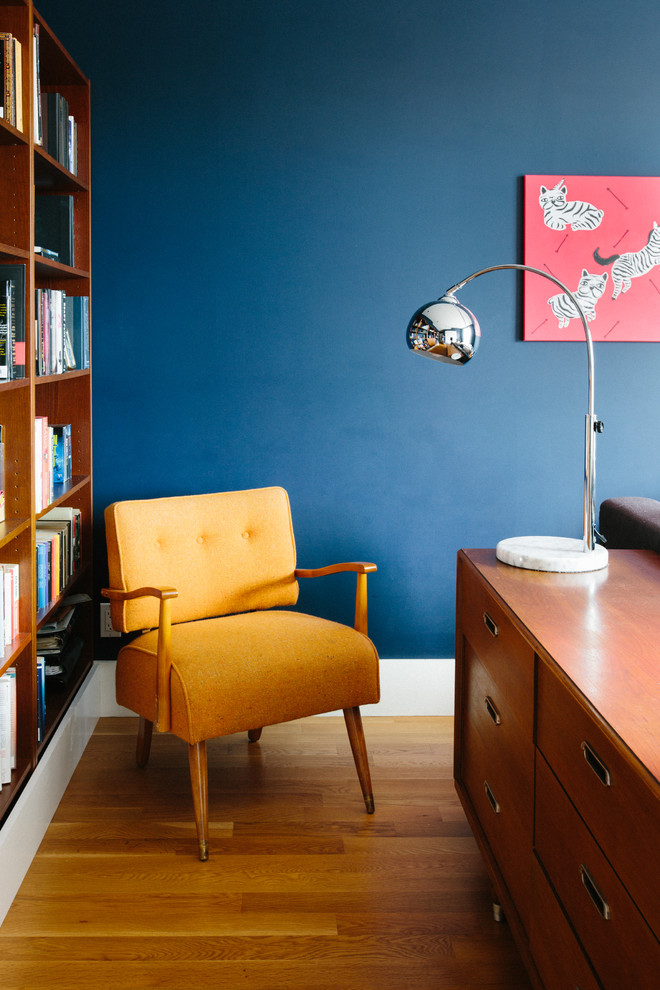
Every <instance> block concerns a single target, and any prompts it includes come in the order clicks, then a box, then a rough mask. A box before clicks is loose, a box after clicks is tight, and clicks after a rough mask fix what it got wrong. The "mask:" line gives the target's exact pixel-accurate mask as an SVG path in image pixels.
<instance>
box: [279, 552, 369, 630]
mask: <svg viewBox="0 0 660 990" xmlns="http://www.w3.org/2000/svg"><path fill="white" fill-rule="evenodd" d="M376 570H378V568H377V567H376V565H375V564H371V563H369V562H367V561H363V560H353V561H349V562H347V563H343V564H330V565H329V566H328V567H318V568H316V569H313V570H305V569H303V568H297V569H296V571H295V576H296V578H315V577H325V576H326V574H341V573H342V572H343V571H353V572H354V573H355V576H356V580H357V587H356V589H355V623H354V625H355V628H356V629H357V631H358V632H361V633H364V635H365V636H367V635H368V632H367V628H368V621H367V574H372V573H373V572H374V571H376Z"/></svg>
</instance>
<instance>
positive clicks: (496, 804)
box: [484, 780, 500, 815]
mask: <svg viewBox="0 0 660 990" xmlns="http://www.w3.org/2000/svg"><path fill="white" fill-rule="evenodd" d="M484 790H485V791H486V797H487V798H488V800H489V801H490V806H491V808H492V809H493V811H494V812H495V814H496V815H499V813H500V802H499V801H498V800H497V798H496V797H495V795H494V794H493V792H492V790H491V786H490V784H489V783H488V781H487V780H484Z"/></svg>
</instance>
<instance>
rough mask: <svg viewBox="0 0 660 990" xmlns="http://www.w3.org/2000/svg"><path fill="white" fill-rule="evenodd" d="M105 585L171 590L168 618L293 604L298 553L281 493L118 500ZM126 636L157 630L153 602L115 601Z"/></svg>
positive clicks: (112, 512)
mask: <svg viewBox="0 0 660 990" xmlns="http://www.w3.org/2000/svg"><path fill="white" fill-rule="evenodd" d="M105 526H106V540H107V546H108V571H109V577H110V586H111V587H113V588H121V589H123V590H128V589H135V588H140V587H143V586H146V585H154V584H158V585H160V586H164V585H169V586H171V587H174V588H176V589H177V591H178V593H179V594H178V597H177V598H176V599H175V600H174V601H173V602H172V621H173V622H187V621H189V620H191V619H201V618H204V617H206V616H216V615H228V614H230V613H233V612H247V611H251V610H253V609H264V608H272V607H274V606H284V607H286V606H288V605H295V603H296V601H297V600H298V583H297V581H296V579H295V576H294V570H295V566H296V549H295V543H294V538H293V528H292V524H291V511H290V508H289V499H288V496H287V494H286V492H285V491H284V490H283V489H282V488H262V489H256V490H253V491H248V492H222V493H220V494H212V495H186V496H182V497H176V498H161V499H145V500H143V501H140V500H136V501H129V502H115V503H114V504H113V505H110V506H108V508H107V509H106V510H105ZM111 610H112V621H113V625H114V626H115V628H117V629H121V630H122V631H123V632H130V631H133V630H136V629H152V628H154V627H155V626H157V625H158V602H157V601H155V600H154V599H153V598H141V599H137V600H135V601H129V602H123V603H122V602H112V604H111Z"/></svg>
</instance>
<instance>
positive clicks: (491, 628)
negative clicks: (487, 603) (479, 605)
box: [484, 612, 500, 636]
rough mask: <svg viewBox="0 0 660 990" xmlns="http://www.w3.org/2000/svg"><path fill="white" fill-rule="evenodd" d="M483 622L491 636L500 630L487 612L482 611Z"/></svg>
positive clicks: (497, 634) (496, 634)
mask: <svg viewBox="0 0 660 990" xmlns="http://www.w3.org/2000/svg"><path fill="white" fill-rule="evenodd" d="M484 622H485V624H486V629H487V630H488V632H489V633H490V634H491V636H499V634H500V631H499V629H498V628H497V623H496V622H493V620H492V619H491V617H490V616H489V614H488V612H484Z"/></svg>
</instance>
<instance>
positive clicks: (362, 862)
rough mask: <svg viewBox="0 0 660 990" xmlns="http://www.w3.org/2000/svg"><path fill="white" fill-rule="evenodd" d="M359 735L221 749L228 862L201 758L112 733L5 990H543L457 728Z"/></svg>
mask: <svg viewBox="0 0 660 990" xmlns="http://www.w3.org/2000/svg"><path fill="white" fill-rule="evenodd" d="M364 721H365V732H366V737H367V745H368V748H369V753H370V760H371V771H372V779H373V785H374V795H375V801H376V813H375V815H367V814H365V812H364V804H363V802H362V797H361V794H360V788H359V784H358V781H357V776H356V774H355V770H354V766H353V762H352V758H351V755H350V750H349V746H348V740H347V737H346V733H345V729H344V723H343V719H337V718H334V717H329V718H314V719H305V720H302V721H300V722H294V723H289V724H286V725H281V726H271V727H269V728H266V729H264V732H263V735H262V737H261V741H260V742H259V743H257V744H251V745H250V744H248V742H247V737H246V736H245V735H240V736H239V735H236V736H229V737H226V738H223V739H218V740H214V741H213V742H212V743H210V744H209V791H210V794H209V802H210V814H209V818H210V822H211V828H210V838H211V842H210V858H209V860H208V862H207V863H200V862H199V860H198V859H197V856H196V837H195V828H194V823H193V820H192V802H191V798H190V793H189V780H188V760H187V753H186V748H185V744H184V743H182V742H180V741H179V740H177V739H174V738H172V737H171V736H154V741H153V746H152V753H151V759H150V762H149V765H148V767H147V768H146V769H143V770H140V769H138V768H137V767H136V765H135V762H134V748H135V729H136V726H137V721H136V720H135V719H102V720H101V721H100V722H99V725H98V727H97V729H96V731H95V733H94V736H93V738H92V740H91V742H90V743H89V745H88V747H87V750H86V751H85V754H84V756H83V759H82V761H81V762H80V764H79V766H78V768H77V770H76V773H75V775H74V777H73V779H72V781H71V783H70V785H69V788H68V790H67V792H66V794H65V796H64V798H63V800H62V802H61V805H60V807H59V809H58V811H57V814H56V815H55V818H54V819H53V822H52V823H51V825H50V827H49V829H48V832H47V834H46V837H45V839H44V841H43V843H42V845H41V848H40V850H39V852H38V854H37V856H36V858H35V860H34V862H33V864H32V866H31V868H30V870H29V872H28V875H27V877H26V879H25V881H24V883H23V885H22V887H21V889H20V891H19V894H18V896H17V898H16V900H15V902H14V904H13V905H12V908H11V909H10V912H9V914H8V915H7V918H6V919H5V922H4V924H3V926H2V928H0V981H1V985H2V987H3V988H4V990H15V988H25V990H53V988H64V990H74V988H75V990H97V988H98V990H114V988H117V990H119V988H122V990H126V988H133V987H135V988H152V987H154V988H155V987H158V988H165V990H205V988H211V987H213V988H215V990H238V988H241V987H249V988H250V990H293V988H296V990H486V988H487V990H529V987H530V985H529V982H528V981H527V979H526V977H525V975H524V971H523V968H522V965H521V963H520V960H519V958H518V955H517V952H516V950H515V947H514V946H513V943H512V940H511V936H510V933H509V930H508V928H507V927H506V925H505V924H504V925H502V924H496V923H495V922H494V921H493V918H492V913H491V907H490V898H489V884H488V880H487V877H486V873H485V870H484V868H483V865H482V862H481V858H480V856H479V853H478V851H477V847H476V844H475V842H474V839H473V838H472V835H471V833H470V830H469V828H468V826H467V823H466V820H465V817H464V815H463V812H462V809H461V807H460V804H459V802H458V799H457V798H456V795H455V793H454V787H453V782H452V769H451V749H452V721H453V720H452V719H450V718H373V717H372V718H366V719H365V720H364Z"/></svg>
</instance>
